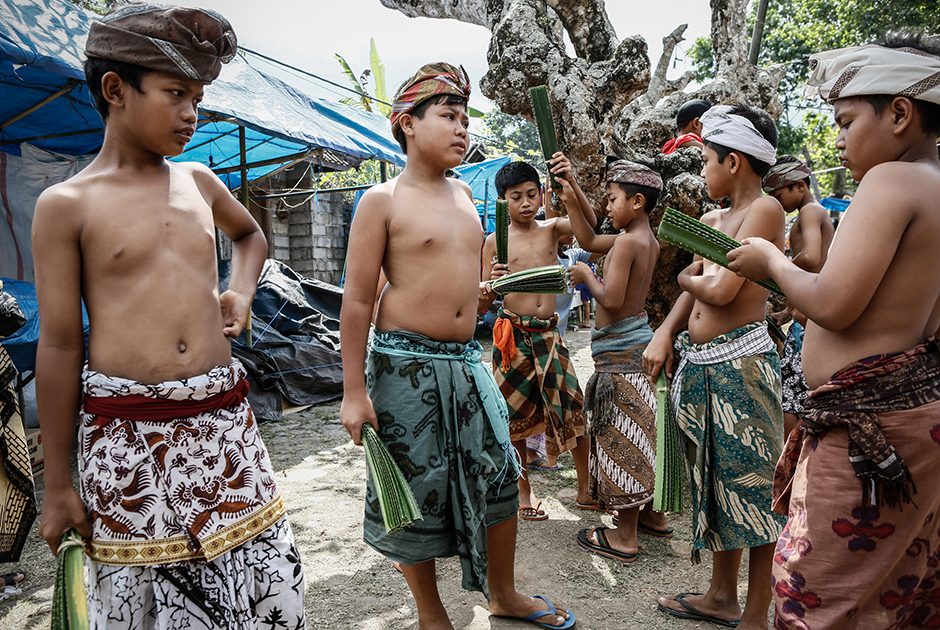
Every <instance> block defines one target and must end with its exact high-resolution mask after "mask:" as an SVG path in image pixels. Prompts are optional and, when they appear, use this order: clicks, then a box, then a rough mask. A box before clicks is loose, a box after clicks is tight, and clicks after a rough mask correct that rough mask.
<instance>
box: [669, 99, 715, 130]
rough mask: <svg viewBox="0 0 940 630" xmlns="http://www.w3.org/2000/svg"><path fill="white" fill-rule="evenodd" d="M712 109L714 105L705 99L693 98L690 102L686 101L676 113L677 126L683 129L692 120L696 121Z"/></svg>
mask: <svg viewBox="0 0 940 630" xmlns="http://www.w3.org/2000/svg"><path fill="white" fill-rule="evenodd" d="M711 107H712V104H711V103H710V102H708V101H706V100H705V99H703V98H693V99H692V100H690V101H686V102H685V103H683V104H682V106H681V107H679V111H678V112H676V124H677V125H678V126H680V127H681V126H682V125H684V124H685V123H687V122H689V121H690V120H695V119H696V118H698V117H700V116H701V115H702V114H704V113H705V112H707V111H708V110H709V109H711Z"/></svg>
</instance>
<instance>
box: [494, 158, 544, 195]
mask: <svg viewBox="0 0 940 630" xmlns="http://www.w3.org/2000/svg"><path fill="white" fill-rule="evenodd" d="M495 179H496V196H497V197H499V198H500V199H505V198H506V191H507V190H509V189H510V188H512V187H513V186H518V185H519V184H524V183H526V182H533V183H534V184H535V185H536V186H539V187H541V185H542V177H541V176H540V175H539V172H538V171H537V170H535V167H533V166H532V165H531V164H529V163H528V162H523V161H521V160H520V161H517V162H510V163H509V164H507V165H506V166H504V167H502V168H501V169H499V171H497V173H496V178H495Z"/></svg>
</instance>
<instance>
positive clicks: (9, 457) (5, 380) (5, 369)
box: [0, 347, 36, 563]
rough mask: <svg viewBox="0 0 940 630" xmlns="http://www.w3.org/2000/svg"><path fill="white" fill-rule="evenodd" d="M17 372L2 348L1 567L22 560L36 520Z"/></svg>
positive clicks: (0, 382)
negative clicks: (15, 381) (18, 402)
mask: <svg viewBox="0 0 940 630" xmlns="http://www.w3.org/2000/svg"><path fill="white" fill-rule="evenodd" d="M15 378H16V368H15V367H14V366H13V361H12V360H11V359H10V355H9V354H7V351H6V349H5V348H2V347H0V563H3V562H16V561H18V560H19V559H20V554H21V553H22V552H23V547H24V546H25V544H26V537H27V535H28V534H29V530H30V528H31V527H32V525H33V521H34V520H36V493H35V491H34V489H33V470H32V466H31V465H30V462H29V452H28V451H27V450H26V436H25V433H24V431H23V421H22V419H21V418H20V413H19V411H18V410H17V407H18V405H17V400H16V392H15V389H14V387H13V380H14V379H15Z"/></svg>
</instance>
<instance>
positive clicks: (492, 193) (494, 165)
mask: <svg viewBox="0 0 940 630" xmlns="http://www.w3.org/2000/svg"><path fill="white" fill-rule="evenodd" d="M514 159H516V158H515V157H514V156H511V155H507V156H506V157H500V158H493V159H492V160H484V161H483V162H477V163H475V164H463V165H461V166H458V167H457V168H455V169H454V170H455V171H456V172H457V174H458V175H459V176H460V180H461V181H463V182H466V183H467V184H469V185H470V190H471V191H472V192H473V201H474V203H475V204H476V206H477V212H478V213H479V214H480V220H481V221H483V220H484V217H485V219H486V220H485V223H484V225H483V229H484V230H486V232H487V233H490V232H492V231H494V230H495V229H496V197H497V195H496V183H495V179H496V173H497V171H499V169H501V168H502V167H504V166H505V165H507V164H509V163H510V162H512V161H513V160H514ZM484 200H485V201H486V202H487V203H486V207H485V208H484V205H483V203H484Z"/></svg>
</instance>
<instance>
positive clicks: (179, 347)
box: [177, 341, 186, 354]
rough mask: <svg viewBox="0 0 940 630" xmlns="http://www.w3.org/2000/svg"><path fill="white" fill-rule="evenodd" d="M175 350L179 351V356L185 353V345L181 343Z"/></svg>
mask: <svg viewBox="0 0 940 630" xmlns="http://www.w3.org/2000/svg"><path fill="white" fill-rule="evenodd" d="M177 349H178V350H179V351H180V354H183V353H184V352H186V344H185V343H183V342H182V341H181V342H180V345H178V346H177Z"/></svg>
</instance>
